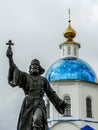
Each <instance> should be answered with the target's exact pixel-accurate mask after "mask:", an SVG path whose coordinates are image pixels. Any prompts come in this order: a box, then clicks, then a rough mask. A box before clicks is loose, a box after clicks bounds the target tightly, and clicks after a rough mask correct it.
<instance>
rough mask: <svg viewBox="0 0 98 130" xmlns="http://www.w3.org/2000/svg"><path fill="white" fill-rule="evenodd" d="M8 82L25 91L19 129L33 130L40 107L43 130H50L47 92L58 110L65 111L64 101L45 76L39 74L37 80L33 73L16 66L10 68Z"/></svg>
mask: <svg viewBox="0 0 98 130" xmlns="http://www.w3.org/2000/svg"><path fill="white" fill-rule="evenodd" d="M8 82H9V84H10V85H11V86H12V87H16V86H19V87H20V88H22V89H23V91H24V93H25V98H24V100H23V103H22V106H21V110H20V115H19V120H18V125H17V130H33V128H32V124H33V114H34V112H35V110H36V108H37V107H39V108H40V109H41V111H42V113H43V130H48V125H47V113H46V107H45V102H44V100H43V96H44V94H45V93H46V95H47V97H48V98H49V100H50V101H51V102H52V104H53V105H54V106H55V108H56V109H57V111H58V112H59V113H61V114H63V113H64V107H62V106H63V104H64V101H63V100H62V99H60V98H59V97H58V96H57V94H56V92H55V91H54V90H53V89H52V88H51V86H50V84H49V82H48V81H47V79H46V78H45V77H43V76H40V75H39V77H38V79H37V80H36V81H35V80H34V78H33V75H31V74H28V73H26V72H23V71H21V70H19V69H18V67H17V66H15V67H14V70H13V69H11V68H10V69H9V75H8Z"/></svg>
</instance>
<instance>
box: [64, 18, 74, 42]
mask: <svg viewBox="0 0 98 130" xmlns="http://www.w3.org/2000/svg"><path fill="white" fill-rule="evenodd" d="M75 36H76V31H75V30H74V29H73V28H72V27H71V20H70V19H69V21H68V27H67V29H66V30H65V31H64V37H65V38H67V41H69V42H70V41H73V38H74V37H75Z"/></svg>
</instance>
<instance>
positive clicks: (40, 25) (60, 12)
mask: <svg viewBox="0 0 98 130" xmlns="http://www.w3.org/2000/svg"><path fill="white" fill-rule="evenodd" d="M69 8H70V10H71V21H72V27H73V28H74V29H75V30H76V32H77V36H76V38H75V41H77V42H79V43H80V44H81V48H80V51H79V57H80V58H81V59H83V60H85V61H86V62H88V64H90V65H91V66H92V68H93V69H94V71H95V72H96V75H97V76H98V13H97V12H98V1H97V0H94V1H93V0H82V1H79V0H3V1H2V0H0V63H1V64H0V66H1V67H0V72H1V73H0V81H1V82H0V130H16V125H17V120H18V115H19V111H20V108H21V104H22V100H23V97H24V93H23V91H22V90H21V89H19V88H18V87H16V88H11V87H10V86H9V85H8V81H7V75H8V68H9V67H8V65H9V64H8V59H7V57H6V50H7V46H6V45H5V43H6V42H8V40H9V39H11V40H12V41H13V42H14V46H13V53H14V61H15V63H16V65H17V66H18V67H19V68H20V69H21V70H23V71H26V72H28V68H29V65H30V62H31V60H32V59H34V58H38V59H39V60H40V62H41V65H42V66H43V67H44V68H45V70H47V69H48V68H49V66H50V65H51V64H52V63H53V62H55V61H56V60H57V59H59V58H61V55H60V53H61V52H60V49H59V44H60V43H62V42H64V41H65V38H64V37H63V31H64V30H65V29H66V27H67V25H68V9H69Z"/></svg>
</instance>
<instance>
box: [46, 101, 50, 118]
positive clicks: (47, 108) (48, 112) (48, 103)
mask: <svg viewBox="0 0 98 130" xmlns="http://www.w3.org/2000/svg"><path fill="white" fill-rule="evenodd" d="M46 110H47V118H50V101H49V99H47V101H46Z"/></svg>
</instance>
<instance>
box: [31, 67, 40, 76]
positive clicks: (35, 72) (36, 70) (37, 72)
mask: <svg viewBox="0 0 98 130" xmlns="http://www.w3.org/2000/svg"><path fill="white" fill-rule="evenodd" d="M30 74H32V75H38V74H39V69H36V68H33V69H32V68H31V69H30Z"/></svg>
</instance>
